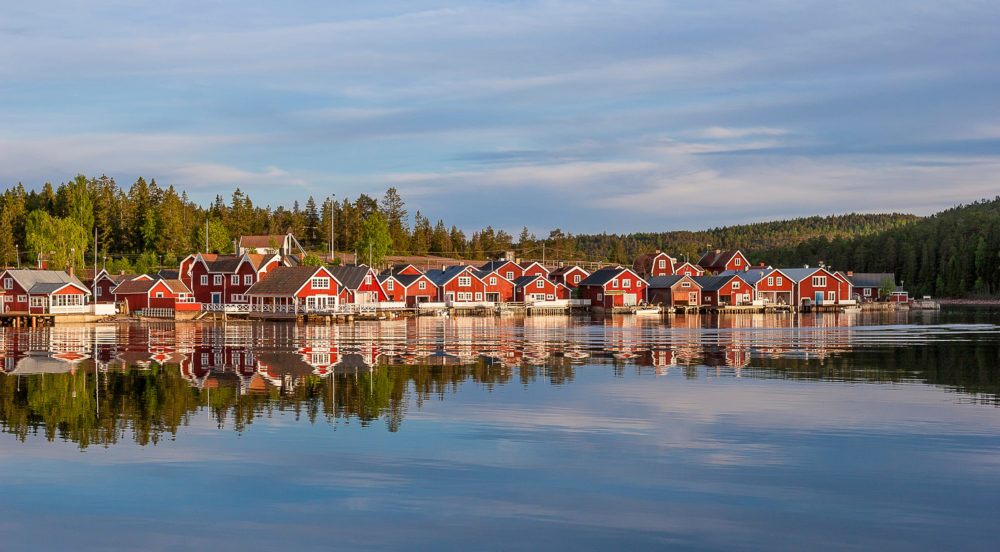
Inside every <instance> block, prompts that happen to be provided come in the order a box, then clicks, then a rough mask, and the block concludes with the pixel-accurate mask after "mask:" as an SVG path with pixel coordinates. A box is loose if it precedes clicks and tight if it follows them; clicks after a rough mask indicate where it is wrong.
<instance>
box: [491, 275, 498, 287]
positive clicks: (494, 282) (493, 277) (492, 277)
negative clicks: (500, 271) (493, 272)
mask: <svg viewBox="0 0 1000 552" xmlns="http://www.w3.org/2000/svg"><path fill="white" fill-rule="evenodd" d="M490 285H491V286H495V285H497V277H496V276H490Z"/></svg>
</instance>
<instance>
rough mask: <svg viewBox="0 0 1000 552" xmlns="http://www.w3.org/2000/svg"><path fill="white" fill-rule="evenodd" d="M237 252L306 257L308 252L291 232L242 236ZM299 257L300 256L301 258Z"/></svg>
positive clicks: (241, 253)
mask: <svg viewBox="0 0 1000 552" xmlns="http://www.w3.org/2000/svg"><path fill="white" fill-rule="evenodd" d="M236 252H237V254H239V255H243V254H246V253H259V254H261V255H282V256H286V255H287V256H293V257H294V256H301V257H305V255H306V252H305V250H304V249H302V246H301V245H300V244H299V241H298V240H296V239H295V236H293V235H292V234H291V232H289V233H287V234H284V235H281V234H268V235H264V236H240V241H239V246H238V247H237V251H236ZM301 257H299V258H301Z"/></svg>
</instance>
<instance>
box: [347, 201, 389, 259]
mask: <svg viewBox="0 0 1000 552" xmlns="http://www.w3.org/2000/svg"><path fill="white" fill-rule="evenodd" d="M354 247H355V248H357V250H358V254H359V255H361V256H362V257H363V258H366V259H368V260H369V262H370V263H371V265H372V266H377V265H379V264H380V263H381V262H382V261H383V260H384V259H385V257H386V255H389V254H391V253H392V235H391V234H389V224H388V222H387V221H386V220H385V218H384V217H383V216H382V214H381V213H372V215H371V216H369V217H368V218H367V219H366V220H365V222H364V224H363V225H362V227H361V236H360V237H359V238H358V241H357V242H355V244H354ZM369 257H370V258H369Z"/></svg>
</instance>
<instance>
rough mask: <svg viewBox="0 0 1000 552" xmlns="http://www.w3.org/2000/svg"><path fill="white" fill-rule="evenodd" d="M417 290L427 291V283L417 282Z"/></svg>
mask: <svg viewBox="0 0 1000 552" xmlns="http://www.w3.org/2000/svg"><path fill="white" fill-rule="evenodd" d="M417 289H427V282H425V281H423V280H420V281H419V282H417Z"/></svg>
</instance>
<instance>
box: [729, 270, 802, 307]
mask: <svg viewBox="0 0 1000 552" xmlns="http://www.w3.org/2000/svg"><path fill="white" fill-rule="evenodd" d="M731 274H737V275H739V277H740V278H743V280H744V281H745V282H747V283H748V284H750V285H751V286H753V288H754V291H755V292H756V297H757V299H759V300H761V301H763V302H764V303H767V304H772V305H794V304H795V299H794V297H795V281H794V280H792V279H791V278H790V277H789V276H788V275H787V274H785V273H784V272H782V271H781V270H778V269H776V268H759V267H754V268H751V269H750V270H727V271H725V272H723V273H721V274H720V276H728V275H731Z"/></svg>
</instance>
